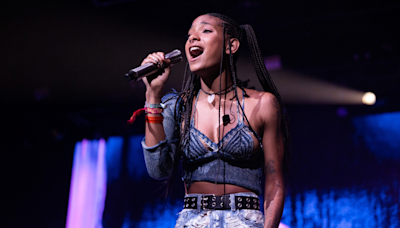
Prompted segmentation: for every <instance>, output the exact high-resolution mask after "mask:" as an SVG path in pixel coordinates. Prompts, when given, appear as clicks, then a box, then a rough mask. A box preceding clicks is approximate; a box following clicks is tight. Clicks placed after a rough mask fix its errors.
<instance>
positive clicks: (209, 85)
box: [201, 70, 232, 93]
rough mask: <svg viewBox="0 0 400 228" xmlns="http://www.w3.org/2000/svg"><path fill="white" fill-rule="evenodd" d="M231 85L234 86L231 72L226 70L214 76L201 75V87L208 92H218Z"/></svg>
mask: <svg viewBox="0 0 400 228" xmlns="http://www.w3.org/2000/svg"><path fill="white" fill-rule="evenodd" d="M220 80H221V87H220ZM230 86H232V80H231V77H230V76H229V74H227V73H226V70H225V71H223V72H222V74H221V75H219V76H217V77H214V78H205V77H201V89H202V90H204V91H206V92H208V93H218V92H219V91H222V90H224V89H226V88H228V87H230Z"/></svg>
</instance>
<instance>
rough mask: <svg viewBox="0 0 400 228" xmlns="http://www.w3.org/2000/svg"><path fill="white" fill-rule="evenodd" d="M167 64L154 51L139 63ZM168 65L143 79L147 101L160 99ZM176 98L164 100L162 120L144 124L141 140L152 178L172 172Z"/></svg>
mask: <svg viewBox="0 0 400 228" xmlns="http://www.w3.org/2000/svg"><path fill="white" fill-rule="evenodd" d="M149 62H151V63H154V64H157V63H158V64H162V63H163V64H166V65H167V66H168V65H169V60H166V59H165V58H164V53H161V52H157V53H153V54H150V55H149V56H148V57H147V58H145V59H144V60H143V62H142V65H143V64H146V63H149ZM169 73H170V68H169V67H167V68H165V70H164V72H163V73H162V74H161V75H159V76H157V77H152V78H150V77H148V78H143V82H144V83H145V85H146V101H147V102H148V103H150V104H158V103H160V102H161V94H162V89H163V86H164V84H165V82H166V80H167V79H168V76H169ZM174 107H175V99H172V100H170V101H169V102H168V103H167V108H165V109H164V111H163V114H162V115H163V117H164V120H163V123H162V124H160V123H146V129H145V138H144V140H143V141H142V147H143V153H144V158H145V163H146V168H147V171H148V173H149V175H150V176H151V177H153V178H155V179H164V178H167V177H169V176H170V175H171V173H172V171H173V168H174V158H175V153H176V144H177V141H178V142H179V140H176V138H177V137H178V136H177V132H175V120H174ZM147 115H149V116H157V115H158V116H159V115H160V114H147Z"/></svg>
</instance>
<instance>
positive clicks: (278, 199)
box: [261, 93, 285, 228]
mask: <svg viewBox="0 0 400 228" xmlns="http://www.w3.org/2000/svg"><path fill="white" fill-rule="evenodd" d="M261 102H262V107H264V108H263V110H265V112H261V115H262V116H261V118H262V119H263V123H264V131H263V139H262V143H263V146H264V173H265V186H264V214H265V225H264V227H265V228H266V227H268V228H269V227H278V225H279V222H280V219H281V217H282V212H283V204H284V200H285V191H284V189H285V187H284V181H283V173H282V162H283V155H284V143H283V135H282V129H281V121H282V117H281V109H280V105H279V102H278V100H277V98H276V97H275V96H274V95H272V94H270V93H265V94H263V96H262V101H261Z"/></svg>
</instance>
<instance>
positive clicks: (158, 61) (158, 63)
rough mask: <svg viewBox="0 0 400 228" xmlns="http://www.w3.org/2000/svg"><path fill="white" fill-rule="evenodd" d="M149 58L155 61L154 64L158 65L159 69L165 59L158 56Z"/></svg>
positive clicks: (153, 55)
mask: <svg viewBox="0 0 400 228" xmlns="http://www.w3.org/2000/svg"><path fill="white" fill-rule="evenodd" d="M149 58H150V59H152V60H153V63H154V64H156V65H157V67H159V68H161V67H162V63H163V58H162V57H161V56H160V55H157V54H151V55H149Z"/></svg>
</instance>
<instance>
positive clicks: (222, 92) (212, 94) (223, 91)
mask: <svg viewBox="0 0 400 228" xmlns="http://www.w3.org/2000/svg"><path fill="white" fill-rule="evenodd" d="M200 89H201V88H200ZM232 90H233V85H231V86H229V87H228V88H225V89H223V90H221V91H219V92H215V93H209V92H206V91H204V90H203V89H201V91H203V92H204V93H205V94H207V95H208V97H207V101H208V103H209V104H211V103H213V101H214V99H215V95H219V96H220V95H224V94H227V93H229V92H230V91H232Z"/></svg>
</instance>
